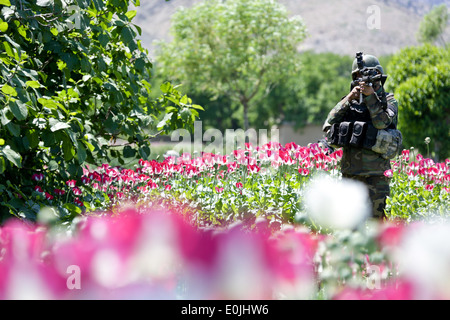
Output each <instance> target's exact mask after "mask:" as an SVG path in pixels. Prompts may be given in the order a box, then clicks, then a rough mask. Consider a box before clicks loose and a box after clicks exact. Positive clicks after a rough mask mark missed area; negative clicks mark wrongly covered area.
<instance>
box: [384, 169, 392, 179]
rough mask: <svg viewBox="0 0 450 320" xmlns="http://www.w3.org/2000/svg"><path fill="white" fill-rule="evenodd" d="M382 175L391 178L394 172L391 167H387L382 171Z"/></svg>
mask: <svg viewBox="0 0 450 320" xmlns="http://www.w3.org/2000/svg"><path fill="white" fill-rule="evenodd" d="M384 176H385V177H388V178H392V177H393V176H394V173H393V172H392V170H391V169H389V170H386V171H385V172H384Z"/></svg>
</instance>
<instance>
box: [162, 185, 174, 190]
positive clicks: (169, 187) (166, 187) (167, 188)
mask: <svg viewBox="0 0 450 320" xmlns="http://www.w3.org/2000/svg"><path fill="white" fill-rule="evenodd" d="M164 188H165V189H166V190H170V189H172V186H171V185H170V184H166V185H165V186H164Z"/></svg>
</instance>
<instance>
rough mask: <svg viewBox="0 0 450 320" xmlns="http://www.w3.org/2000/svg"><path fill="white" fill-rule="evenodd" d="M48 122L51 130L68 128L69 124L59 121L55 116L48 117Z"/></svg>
mask: <svg viewBox="0 0 450 320" xmlns="http://www.w3.org/2000/svg"><path fill="white" fill-rule="evenodd" d="M49 124H50V130H51V131H52V132H55V131H58V130H62V129H68V128H70V125H69V124H68V123H66V122H62V121H59V120H57V119H55V118H50V119H49Z"/></svg>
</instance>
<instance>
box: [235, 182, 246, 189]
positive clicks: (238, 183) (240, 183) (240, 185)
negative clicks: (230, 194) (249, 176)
mask: <svg viewBox="0 0 450 320" xmlns="http://www.w3.org/2000/svg"><path fill="white" fill-rule="evenodd" d="M243 187H244V185H243V184H242V182H236V188H238V189H242V188H243Z"/></svg>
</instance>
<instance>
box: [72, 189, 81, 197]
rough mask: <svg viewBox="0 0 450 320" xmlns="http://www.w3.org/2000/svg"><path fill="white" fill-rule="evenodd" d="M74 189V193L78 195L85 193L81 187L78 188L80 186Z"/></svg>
mask: <svg viewBox="0 0 450 320" xmlns="http://www.w3.org/2000/svg"><path fill="white" fill-rule="evenodd" d="M72 191H73V194H74V195H76V196H81V195H82V194H83V192H82V191H81V189H80V188H78V187H75V188H73V189H72Z"/></svg>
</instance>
